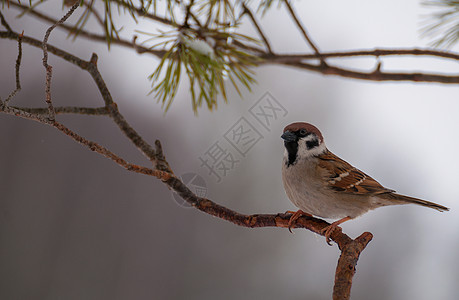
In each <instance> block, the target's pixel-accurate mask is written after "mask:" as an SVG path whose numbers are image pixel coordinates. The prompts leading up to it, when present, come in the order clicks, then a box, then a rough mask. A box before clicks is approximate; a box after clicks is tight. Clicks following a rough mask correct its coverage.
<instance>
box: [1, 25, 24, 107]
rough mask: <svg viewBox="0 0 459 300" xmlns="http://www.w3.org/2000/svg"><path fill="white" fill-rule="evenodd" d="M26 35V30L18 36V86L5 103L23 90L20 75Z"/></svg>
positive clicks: (16, 69)
mask: <svg viewBox="0 0 459 300" xmlns="http://www.w3.org/2000/svg"><path fill="white" fill-rule="evenodd" d="M23 36H24V31H23V32H22V33H21V34H20V35H19V37H18V57H17V59H16V66H15V73H16V88H15V89H14V90H13V91H12V92H11V93H10V94H9V95H8V97H7V98H6V99H5V104H6V105H8V103H9V102H10V100H11V99H13V97H14V96H16V94H17V93H18V92H19V91H20V90H21V80H20V77H19V72H20V69H21V60H22V37H23Z"/></svg>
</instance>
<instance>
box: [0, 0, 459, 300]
mask: <svg viewBox="0 0 459 300" xmlns="http://www.w3.org/2000/svg"><path fill="white" fill-rule="evenodd" d="M52 2H53V1H51V4H47V6H43V9H42V11H46V12H47V13H48V14H53V15H55V16H59V15H61V14H62V11H61V10H60V8H61V7H60V5H58V6H57V7H56V6H55V2H54V5H53V4H52ZM295 6H296V8H297V11H298V13H299V15H300V16H301V18H302V20H303V22H304V24H305V25H306V27H307V29H308V30H309V32H310V34H311V36H312V38H313V39H314V40H315V41H316V43H317V44H318V45H319V48H320V49H321V50H323V51H334V50H347V49H361V48H365V49H372V48H375V47H385V48H389V47H392V48H413V47H425V46H426V45H427V41H426V40H421V39H420V38H419V22H420V20H421V16H422V14H426V13H429V11H428V10H426V9H425V8H423V7H422V6H421V5H420V2H419V1H402V2H400V1H395V0H392V1H384V2H380V1H363V0H359V1H357V0H355V1H343V2H342V1H321V2H320V3H319V2H314V3H312V2H310V1H301V2H300V1H298V2H295ZM2 12H3V13H4V15H5V16H6V18H7V20H8V21H9V22H10V24H11V26H12V27H13V29H15V30H16V31H19V32H20V31H22V30H25V34H26V35H31V36H35V37H37V38H40V39H41V38H42V37H43V35H44V32H45V31H46V29H47V25H44V24H42V23H40V22H37V21H36V20H34V19H33V18H28V17H24V18H22V19H16V18H15V17H16V15H17V14H18V11H17V10H15V9H13V8H11V9H9V10H8V9H7V8H6V6H5V7H3V8H2ZM141 24H142V23H141ZM261 24H262V26H263V27H264V28H265V31H266V32H267V33H268V36H269V38H270V40H271V42H272V44H273V46H274V49H275V50H276V51H278V52H282V51H285V52H289V53H292V52H306V51H309V49H308V47H307V45H306V44H305V43H304V41H303V39H302V38H301V36H300V35H299V33H298V32H297V31H296V29H295V27H294V26H293V24H291V23H290V20H289V19H288V16H287V15H286V13H285V12H284V11H283V10H276V9H274V10H273V11H272V12H271V13H268V14H267V15H266V16H265V17H264V18H263V19H262V21H261ZM150 26H151V25H150ZM130 29H131V27H129V26H126V28H125V30H126V31H125V32H126V33H129V30H130ZM148 29H149V30H150V31H153V29H152V28H148ZM145 30H146V28H145ZM243 31H245V32H252V30H251V29H250V28H249V27H247V26H245V27H243ZM50 43H51V44H53V45H56V46H59V47H61V48H63V49H65V50H67V51H69V52H71V53H74V54H76V55H78V56H80V57H82V58H84V59H89V57H90V56H91V53H92V52H96V53H98V55H99V67H100V70H101V72H102V75H103V76H104V79H105V81H106V83H107V85H108V87H109V89H110V91H111V93H112V95H113V97H114V99H115V101H116V102H117V103H118V105H119V108H120V111H121V112H122V113H123V114H124V116H125V117H126V119H127V120H128V121H129V122H130V123H131V124H132V125H133V127H134V128H135V129H136V130H138V132H140V133H141V134H142V136H143V137H144V138H145V139H146V140H147V141H149V142H151V143H153V142H154V140H155V139H160V140H161V141H162V143H163V147H164V151H165V153H166V156H167V158H168V160H169V162H170V163H171V165H172V168H173V169H174V170H175V172H176V173H177V174H179V175H180V174H185V173H189V172H191V173H193V174H196V175H199V176H200V177H201V178H202V179H203V181H204V182H205V185H206V187H207V191H206V192H207V197H209V198H210V199H212V200H214V201H215V202H217V203H219V204H222V205H225V206H227V207H229V208H231V209H234V210H236V211H239V212H242V213H277V212H284V211H286V210H292V209H294V206H293V205H292V204H291V203H290V202H289V200H288V199H287V198H286V196H285V194H284V191H283V187H282V183H281V175H280V166H281V159H282V154H283V145H282V142H281V139H280V134H281V132H282V129H283V127H284V126H285V125H286V124H288V123H291V122H293V121H307V122H310V123H313V124H315V125H316V126H318V127H319V128H320V129H321V131H322V133H323V134H324V136H325V140H326V142H327V146H328V148H329V149H330V150H331V151H333V152H335V153H336V154H338V155H339V156H340V157H342V158H344V159H345V160H347V161H348V162H350V163H351V164H353V165H355V166H357V167H359V168H360V169H362V170H363V171H365V172H366V173H368V174H370V175H372V176H373V177H374V178H375V179H377V180H378V181H379V182H380V183H382V184H383V185H385V186H387V187H389V188H392V189H395V190H397V191H398V192H399V193H402V194H407V195H411V196H415V197H420V198H424V199H428V200H431V201H435V202H438V203H441V204H443V205H446V206H449V207H450V208H451V211H450V212H446V213H439V212H436V211H434V210H429V209H426V208H423V207H417V206H410V205H407V206H399V207H387V208H381V209H379V210H376V211H373V212H370V213H368V214H366V215H364V216H362V217H360V218H358V219H356V220H353V221H351V222H348V223H345V224H344V225H343V230H344V231H345V232H346V233H347V234H349V235H350V236H352V237H356V236H358V235H360V234H361V233H362V232H364V231H370V232H372V233H373V234H374V240H373V241H372V242H371V243H370V244H369V245H368V247H367V249H366V250H365V251H364V252H363V254H362V256H361V258H360V260H359V263H358V266H357V274H356V276H355V278H354V285H353V287H352V296H353V297H352V299H455V298H456V297H457V295H458V293H459V288H458V284H457V282H458V280H459V258H458V255H457V253H458V250H459V212H458V211H459V210H458V208H459V207H458V205H457V200H458V199H457V198H458V193H457V186H458V175H457V170H458V167H459V159H458V156H457V153H459V139H458V134H457V132H458V129H459V118H458V112H459V87H458V86H457V85H456V86H453V85H441V84H425V83H419V84H413V83H405V82H394V83H390V82H389V83H387V82H386V83H377V82H364V81H357V80H352V79H344V78H339V77H330V76H329V77H326V76H321V75H317V74H312V73H308V72H303V71H299V70H295V69H289V68H286V67H277V66H265V67H260V68H258V69H257V70H256V71H257V75H256V79H257V81H258V84H257V85H255V86H254V87H253V91H252V92H247V91H244V92H243V97H242V98H243V99H241V98H240V97H239V96H238V95H237V93H236V92H235V91H234V90H233V89H230V90H229V99H230V101H229V103H228V104H224V103H223V101H220V103H219V107H218V109H217V110H216V111H214V112H208V111H207V110H206V109H205V108H203V109H201V110H200V111H199V115H198V116H194V114H193V112H192V110H191V104H190V99H189V95H188V90H187V85H186V84H187V82H186V81H185V80H184V81H183V85H182V87H181V90H180V92H179V94H178V96H177V98H176V100H175V102H174V104H173V105H172V107H171V109H170V111H169V112H168V113H167V114H164V113H163V111H162V109H161V107H160V105H159V104H157V103H156V101H155V100H154V99H153V97H152V96H147V93H148V92H149V90H150V83H149V81H148V80H147V76H148V75H149V74H150V73H152V72H153V70H154V68H155V67H156V65H157V64H158V60H157V59H154V58H152V57H151V56H148V55H143V56H139V55H137V54H134V53H133V51H130V50H127V49H123V48H120V47H117V46H113V47H112V49H111V50H110V51H107V48H106V46H105V45H102V44H96V43H92V42H88V41H85V40H82V39H81V40H78V41H77V42H75V43H74V42H72V41H71V39H66V34H65V33H64V32H63V31H60V30H59V29H57V30H55V31H54V32H53V34H52V36H51V38H50ZM453 50H455V51H457V50H458V48H457V46H456V48H455V49H453ZM0 54H1V55H0V66H1V72H0V94H1V97H2V98H3V99H4V98H5V97H6V96H7V95H8V94H9V92H10V91H11V90H12V89H13V88H14V61H15V59H16V55H17V45H16V43H15V42H13V41H9V40H0ZM41 58H42V52H41V51H40V50H39V49H36V48H33V47H30V46H27V45H24V52H23V63H22V71H21V81H22V86H23V88H22V91H21V92H20V93H19V95H18V96H17V97H16V98H15V99H14V100H13V103H12V104H14V105H18V106H33V107H38V106H40V107H44V82H45V72H44V68H43V66H42V62H41ZM340 63H341V64H343V65H344V64H346V65H352V66H354V67H355V68H368V67H371V66H373V65H374V64H375V62H374V60H372V59H358V60H357V59H352V60H351V59H346V60H343V61H340ZM50 64H51V65H52V66H53V68H54V69H53V70H54V77H53V81H52V87H53V89H52V95H53V99H54V103H55V105H57V106H65V105H79V106H101V105H102V100H101V97H100V96H99V94H98V91H97V89H96V87H95V84H94V83H93V82H92V80H91V78H90V76H89V74H87V73H85V72H83V71H81V70H79V69H78V68H77V67H75V66H73V65H70V64H69V63H66V62H64V61H62V60H61V59H60V58H56V57H54V56H52V55H51V57H50ZM383 68H384V69H387V70H414V71H416V70H417V71H421V70H427V71H429V70H440V71H444V72H456V73H457V71H458V70H459V64H458V63H457V62H454V61H451V60H450V61H440V60H432V59H425V58H424V59H423V58H397V57H394V58H390V59H384V64H383ZM266 93H269V95H270V96H267V94H266ZM266 97H271V98H270V99H271V100H272V99H275V100H276V101H277V102H278V103H280V104H281V105H282V106H283V107H284V108H285V110H286V112H285V113H283V114H282V115H278V116H277V118H273V119H272V120H271V123H270V125H269V126H268V127H267V128H266V127H263V126H262V125H261V123H259V122H257V120H256V119H255V118H254V117H253V115H251V114H250V109H251V108H252V106H254V105H256V104H257V103H259V102H257V101H260V100H261V101H265V99H266ZM241 117H244V118H245V119H246V120H247V121H248V122H250V123H251V124H252V125H253V126H254V127H255V128H256V129H257V131H258V132H259V134H260V135H261V136H262V138H261V139H260V140H259V141H258V142H257V143H256V144H254V145H253V147H252V148H251V149H250V150H249V151H248V152H247V153H246V155H245V156H242V155H240V154H239V153H238V152H237V151H236V150H235V149H234V148H231V145H230V144H229V143H228V141H227V140H226V139H225V138H224V136H225V133H226V132H227V131H228V130H230V129H231V128H232V126H233V125H235V124H236V123H237V122H238V120H239V119H240V118H241ZM59 120H60V121H61V122H63V123H64V124H66V125H67V126H68V127H70V128H71V129H73V130H75V131H77V132H78V133H80V134H81V135H82V136H84V137H86V138H89V139H92V140H94V141H97V142H99V143H100V144H102V145H104V146H106V147H108V148H110V149H111V150H113V151H114V152H115V153H117V154H119V155H121V156H123V157H124V158H126V159H127V160H129V161H130V162H133V163H138V164H142V165H145V166H148V161H147V160H146V159H144V158H143V157H142V156H141V155H140V154H139V152H138V151H137V150H136V149H135V148H134V147H133V146H132V145H130V144H129V142H128V140H127V139H126V138H125V137H124V136H123V135H122V134H120V132H119V130H118V128H117V127H116V125H115V124H113V123H112V122H111V121H110V120H109V119H108V118H105V117H88V116H69V115H67V116H59ZM216 142H218V143H219V145H221V146H224V147H226V150H227V151H228V152H231V153H232V154H233V155H234V156H235V157H236V158H237V160H239V162H238V163H237V164H235V165H234V168H233V169H231V170H230V171H228V172H227V174H226V176H222V178H221V181H220V182H217V178H216V176H213V175H209V172H208V170H207V169H206V168H204V167H202V166H201V161H200V160H199V158H200V157H201V158H202V157H203V156H205V153H206V151H208V150H209V148H210V147H211V146H212V145H214V143H216ZM198 185H201V184H198ZM294 232H295V233H294V234H290V233H289V232H288V231H287V230H285V229H277V228H263V229H247V228H242V227H237V226H235V225H233V224H230V223H228V222H226V221H223V220H220V219H216V218H213V217H211V216H209V215H206V214H203V213H201V212H199V211H196V210H194V209H191V208H187V207H184V206H183V205H181V204H180V203H179V202H177V201H176V200H174V198H173V197H172V194H171V193H170V191H169V190H168V189H167V188H166V187H165V186H164V185H163V184H162V183H161V182H159V181H158V180H155V179H153V178H151V177H147V176H142V175H138V174H134V173H130V172H128V171H125V170H124V169H122V168H120V167H118V166H117V165H115V164H114V163H113V162H111V161H109V160H107V159H105V158H103V157H101V156H100V155H97V154H95V153H93V152H91V151H88V150H87V149H86V148H85V147H82V146H81V145H79V144H77V143H75V142H74V141H72V140H71V139H69V138H68V137H67V136H65V135H63V134H61V133H59V132H58V131H56V130H54V129H52V128H50V127H47V126H44V125H41V124H38V123H35V122H32V121H27V120H22V119H19V118H15V117H12V116H7V115H4V114H2V115H0V299H330V298H331V290H332V286H333V280H334V271H335V267H336V262H337V258H338V255H339V250H338V249H337V247H336V246H333V247H329V246H327V245H326V244H325V241H324V239H323V238H322V237H318V236H316V235H314V234H313V233H311V232H308V231H305V230H295V231H294Z"/></svg>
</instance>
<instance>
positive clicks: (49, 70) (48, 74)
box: [42, 1, 80, 121]
mask: <svg viewBox="0 0 459 300" xmlns="http://www.w3.org/2000/svg"><path fill="white" fill-rule="evenodd" d="M79 5H80V3H79V1H76V2H75V4H73V5H72V7H71V8H70V9H69V11H68V12H67V13H66V14H65V15H64V16H63V17H62V18H61V19H60V20H59V21H57V22H56V23H54V24H53V25H52V26H51V27H49V28H48V30H46V33H45V37H44V38H43V45H42V46H43V66H44V67H45V69H46V88H45V94H46V103H47V104H48V112H49V119H50V120H52V121H54V120H55V118H56V113H55V112H54V107H53V102H52V99H51V78H52V76H53V68H52V66H50V65H48V39H49V35H50V34H51V31H53V29H54V28H56V27H57V26H59V25H60V24H62V23H64V22H65V21H66V20H67V19H68V18H69V17H70V16H71V15H72V14H73V12H74V11H75V9H77V7H78V6H79Z"/></svg>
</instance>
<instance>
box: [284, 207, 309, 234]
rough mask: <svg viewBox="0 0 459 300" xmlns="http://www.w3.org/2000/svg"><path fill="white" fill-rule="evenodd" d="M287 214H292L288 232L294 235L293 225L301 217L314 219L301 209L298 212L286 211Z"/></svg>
mask: <svg viewBox="0 0 459 300" xmlns="http://www.w3.org/2000/svg"><path fill="white" fill-rule="evenodd" d="M286 213H290V214H292V216H291V217H290V220H288V231H290V233H292V226H293V224H295V222H296V220H298V218H299V217H301V216H308V217H312V215H311V214H308V213H306V212H304V211H302V210H301V209H299V210H297V211H291V210H288V211H286Z"/></svg>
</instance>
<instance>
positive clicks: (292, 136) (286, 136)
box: [281, 131, 297, 142]
mask: <svg viewBox="0 0 459 300" xmlns="http://www.w3.org/2000/svg"><path fill="white" fill-rule="evenodd" d="M281 138H282V139H284V141H286V142H296V141H297V138H296V135H295V134H294V133H292V132H290V131H286V132H284V134H282V135H281Z"/></svg>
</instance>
